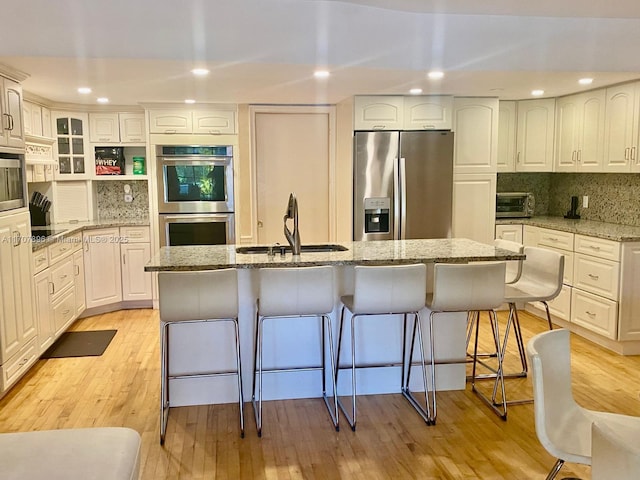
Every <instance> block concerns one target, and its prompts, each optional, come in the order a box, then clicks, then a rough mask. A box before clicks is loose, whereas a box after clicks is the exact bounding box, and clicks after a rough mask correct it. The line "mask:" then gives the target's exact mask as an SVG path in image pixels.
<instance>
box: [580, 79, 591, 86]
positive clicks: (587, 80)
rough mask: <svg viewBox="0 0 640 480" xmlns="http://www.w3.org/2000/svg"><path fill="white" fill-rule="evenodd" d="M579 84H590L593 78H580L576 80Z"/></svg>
mask: <svg viewBox="0 0 640 480" xmlns="http://www.w3.org/2000/svg"><path fill="white" fill-rule="evenodd" d="M578 83H579V84H580V85H591V84H592V83H593V78H581V79H580V80H578Z"/></svg>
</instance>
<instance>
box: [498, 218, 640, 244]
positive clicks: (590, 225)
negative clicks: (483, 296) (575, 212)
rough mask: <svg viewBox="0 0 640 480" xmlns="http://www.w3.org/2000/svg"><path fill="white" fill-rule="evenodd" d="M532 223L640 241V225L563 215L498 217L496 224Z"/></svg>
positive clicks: (563, 230)
mask: <svg viewBox="0 0 640 480" xmlns="http://www.w3.org/2000/svg"><path fill="white" fill-rule="evenodd" d="M517 224H522V225H532V226H535V227H542V228H550V229H552V230H560V231H562V232H569V233H577V234H580V235H586V236H589V237H598V238H605V239H607V240H615V241H617V242H638V241H640V227H634V226H631V225H619V224H617V223H607V222H596V221H593V220H582V219H577V220H573V219H569V218H563V217H546V216H540V217H531V218H499V219H496V225H517Z"/></svg>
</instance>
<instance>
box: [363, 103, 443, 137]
mask: <svg viewBox="0 0 640 480" xmlns="http://www.w3.org/2000/svg"><path fill="white" fill-rule="evenodd" d="M452 104H453V99H452V97H450V96H446V95H420V96H413V95H412V96H410V97H404V96H402V95H371V96H367V95H357V96H356V97H355V98H354V117H353V129H354V130H451V126H452Z"/></svg>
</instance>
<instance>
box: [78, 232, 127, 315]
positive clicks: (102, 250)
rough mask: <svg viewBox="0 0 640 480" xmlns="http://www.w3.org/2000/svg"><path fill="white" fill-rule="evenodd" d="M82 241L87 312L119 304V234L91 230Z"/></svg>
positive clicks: (120, 280) (120, 295)
mask: <svg viewBox="0 0 640 480" xmlns="http://www.w3.org/2000/svg"><path fill="white" fill-rule="evenodd" d="M82 237H83V238H82V242H83V245H84V268H85V295H86V301H87V308H93V307H99V306H102V305H107V304H109V303H116V302H121V301H122V278H121V270H120V243H119V242H120V240H119V238H120V230H119V229H118V228H117V227H116V228H105V229H100V230H90V231H87V232H84V233H83V236H82Z"/></svg>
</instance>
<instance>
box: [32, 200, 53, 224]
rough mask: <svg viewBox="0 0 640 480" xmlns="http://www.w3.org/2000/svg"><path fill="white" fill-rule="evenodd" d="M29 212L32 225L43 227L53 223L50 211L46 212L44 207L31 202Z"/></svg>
mask: <svg viewBox="0 0 640 480" xmlns="http://www.w3.org/2000/svg"><path fill="white" fill-rule="evenodd" d="M29 213H30V214H31V226H38V227H43V226H46V225H49V224H50V223H51V218H50V216H49V212H45V211H44V210H43V209H42V207H36V206H35V205H34V204H33V203H30V204H29Z"/></svg>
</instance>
